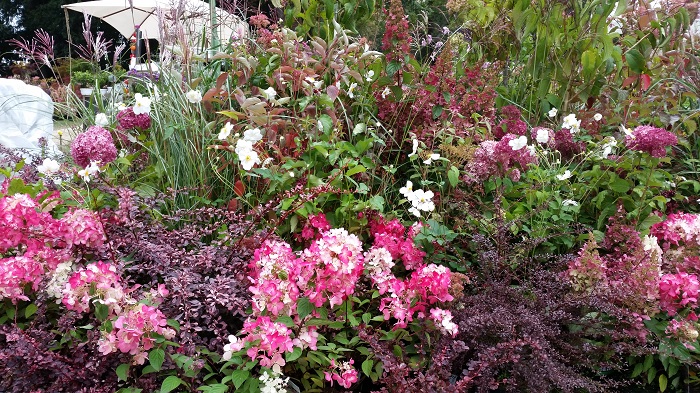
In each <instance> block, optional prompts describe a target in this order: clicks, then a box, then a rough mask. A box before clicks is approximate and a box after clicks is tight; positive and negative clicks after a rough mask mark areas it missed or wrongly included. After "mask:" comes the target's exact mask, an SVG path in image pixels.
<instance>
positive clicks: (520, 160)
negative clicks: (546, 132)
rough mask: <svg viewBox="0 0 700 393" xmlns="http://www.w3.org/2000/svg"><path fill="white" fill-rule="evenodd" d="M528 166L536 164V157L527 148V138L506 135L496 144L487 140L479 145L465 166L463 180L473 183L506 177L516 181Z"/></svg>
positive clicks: (528, 147)
mask: <svg viewBox="0 0 700 393" xmlns="http://www.w3.org/2000/svg"><path fill="white" fill-rule="evenodd" d="M523 142H524V143H523ZM530 164H535V165H536V164H537V156H536V155H535V153H534V149H533V148H532V147H531V146H527V138H525V137H524V136H519V135H515V134H506V135H504V136H503V138H501V140H500V141H498V142H496V141H490V140H489V141H484V142H481V143H480V144H479V147H478V148H477V149H476V151H475V152H474V158H473V159H472V160H471V161H470V162H469V163H468V164H467V167H466V175H465V176H464V179H465V181H467V182H469V183H474V182H479V181H483V180H486V179H488V178H489V177H491V176H505V175H508V176H509V177H510V178H511V179H512V180H513V181H518V180H520V175H521V170H522V171H524V170H526V169H527V168H528V165H530Z"/></svg>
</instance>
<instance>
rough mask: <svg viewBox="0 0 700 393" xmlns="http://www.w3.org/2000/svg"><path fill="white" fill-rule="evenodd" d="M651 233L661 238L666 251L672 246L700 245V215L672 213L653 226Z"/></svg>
mask: <svg viewBox="0 0 700 393" xmlns="http://www.w3.org/2000/svg"><path fill="white" fill-rule="evenodd" d="M651 234H652V235H654V236H656V237H657V238H658V239H659V240H661V246H662V247H663V249H664V251H668V250H669V249H671V248H672V247H674V246H676V247H694V246H700V215H698V214H689V213H682V212H680V213H672V214H669V215H668V217H667V218H666V220H664V221H662V222H659V223H656V224H654V225H653V226H652V227H651Z"/></svg>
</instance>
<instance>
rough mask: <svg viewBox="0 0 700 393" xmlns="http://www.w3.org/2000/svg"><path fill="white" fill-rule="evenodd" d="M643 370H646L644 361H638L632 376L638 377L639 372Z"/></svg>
mask: <svg viewBox="0 0 700 393" xmlns="http://www.w3.org/2000/svg"><path fill="white" fill-rule="evenodd" d="M643 370H644V364H642V363H637V364H636V365H635V366H634V371H632V378H636V377H638V376H639V374H641V373H642V371H643Z"/></svg>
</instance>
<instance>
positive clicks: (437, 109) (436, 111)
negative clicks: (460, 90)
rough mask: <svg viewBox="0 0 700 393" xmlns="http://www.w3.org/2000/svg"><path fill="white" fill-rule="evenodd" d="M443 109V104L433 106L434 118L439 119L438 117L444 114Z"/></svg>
mask: <svg viewBox="0 0 700 393" xmlns="http://www.w3.org/2000/svg"><path fill="white" fill-rule="evenodd" d="M442 110H443V108H442V105H435V106H433V120H435V119H437V118H438V117H440V115H442Z"/></svg>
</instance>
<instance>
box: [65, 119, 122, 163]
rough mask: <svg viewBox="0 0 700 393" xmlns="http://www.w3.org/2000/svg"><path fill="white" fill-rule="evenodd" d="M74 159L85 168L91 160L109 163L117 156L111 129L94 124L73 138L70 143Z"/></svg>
mask: <svg viewBox="0 0 700 393" xmlns="http://www.w3.org/2000/svg"><path fill="white" fill-rule="evenodd" d="M70 154H71V156H72V157H73V161H75V163H76V164H78V165H79V166H81V167H83V168H85V167H87V166H88V165H90V162H92V161H96V162H98V163H99V164H100V165H105V164H108V163H110V162H112V161H114V160H115V159H116V158H117V148H116V147H115V146H114V139H112V135H111V134H110V133H109V131H107V130H105V129H104V128H102V127H100V126H92V127H90V128H88V129H87V131H85V132H83V133H82V134H80V135H78V136H76V137H75V139H73V142H72V143H71V145H70Z"/></svg>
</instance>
